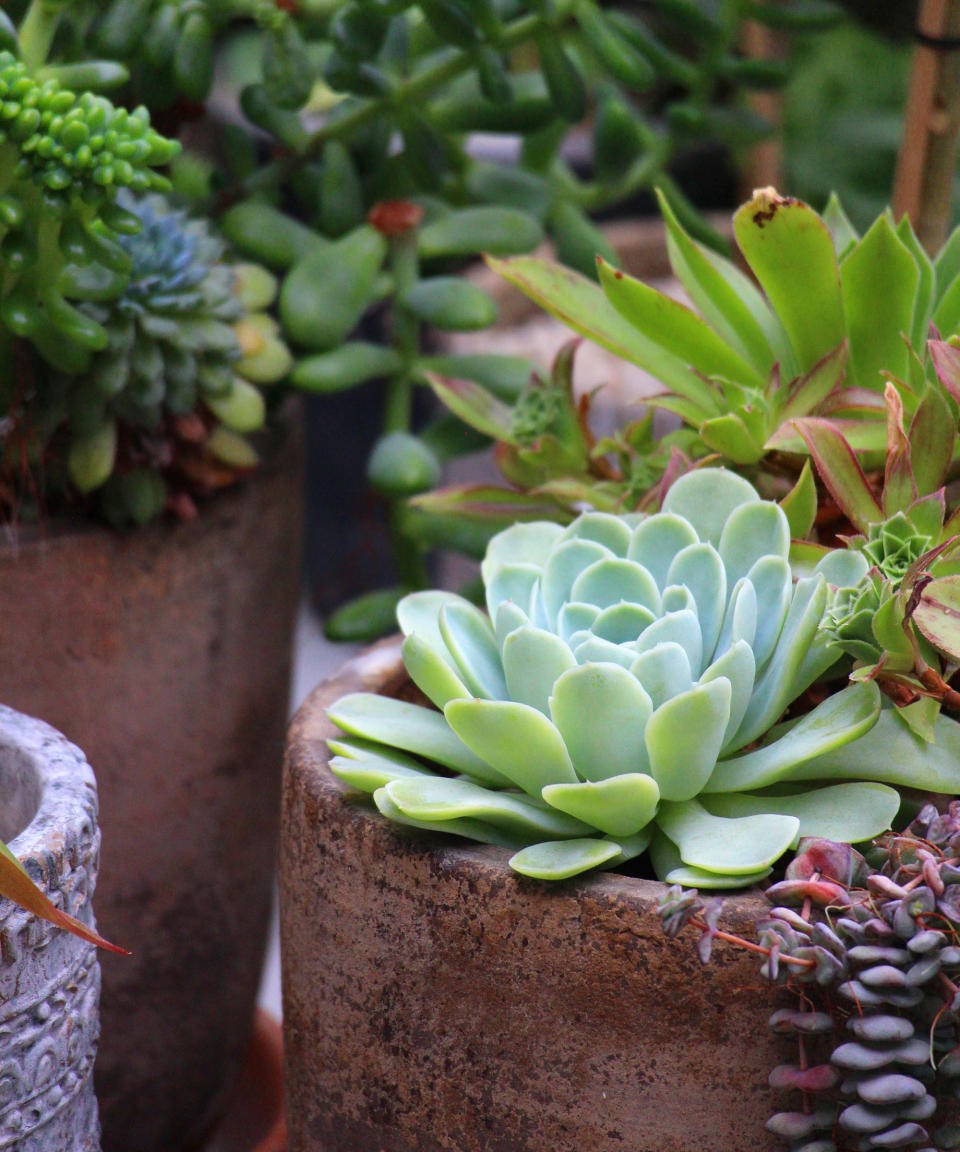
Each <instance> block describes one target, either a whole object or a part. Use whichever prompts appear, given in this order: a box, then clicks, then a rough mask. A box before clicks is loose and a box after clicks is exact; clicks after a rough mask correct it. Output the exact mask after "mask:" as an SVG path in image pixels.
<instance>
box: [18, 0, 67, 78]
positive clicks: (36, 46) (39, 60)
mask: <svg viewBox="0 0 960 1152" xmlns="http://www.w3.org/2000/svg"><path fill="white" fill-rule="evenodd" d="M62 13H63V3H62V2H61V0H30V7H29V8H28V9H27V14H26V16H24V18H23V23H22V24H21V26H20V36H19V40H20V52H21V54H22V56H23V60H24V63H25V64H26V65H27V66H28V67H29V68H31V69H34V70H36V69H37V68H40V67H41V66H42V65H43V64H45V63H46V59H47V54H48V53H49V51H50V45H51V44H52V43H53V37H54V35H55V34H56V31H57V25H58V24H59V23H60V16H61V15H62Z"/></svg>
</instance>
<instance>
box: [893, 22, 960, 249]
mask: <svg viewBox="0 0 960 1152" xmlns="http://www.w3.org/2000/svg"><path fill="white" fill-rule="evenodd" d="M917 35H918V43H917V46H916V48H915V49H914V53H913V65H912V68H911V72H910V90H909V93H908V96H907V110H906V117H905V122H904V136H903V143H902V144H901V147H900V155H899V157H898V160H897V173H896V177H895V179H894V187H893V212H894V216H895V217H896V218H897V219H898V220H899V219H900V217H901V216H903V215H904V214H906V215H907V216H909V217H910V221H911V223H912V224H913V227H914V229H915V230H916V233H917V236H918V237H919V240H920V243H921V244H922V245H923V246H924V248H926V250H927V251H928V252H929V253H931V255H932V254H934V253H935V252H937V251H939V249H940V248H941V247H942V245H943V242H944V240H946V238H947V232H948V229H949V224H950V203H951V198H952V193H953V181H954V174H955V172H956V157H957V138H958V131H960V47H958V45H960V0H922V2H921V5H920V13H919V17H918V21H917Z"/></svg>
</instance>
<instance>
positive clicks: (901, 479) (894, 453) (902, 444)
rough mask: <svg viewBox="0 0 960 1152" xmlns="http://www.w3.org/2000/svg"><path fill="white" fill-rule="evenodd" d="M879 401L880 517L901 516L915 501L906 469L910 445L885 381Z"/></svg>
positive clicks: (910, 472)
mask: <svg viewBox="0 0 960 1152" xmlns="http://www.w3.org/2000/svg"><path fill="white" fill-rule="evenodd" d="M883 398H884V401H885V402H886V405H887V459H886V463H885V465H884V473H883V514H884V516H894V515H895V514H896V513H897V512H903V511H905V510H906V509H907V508H909V507H910V505H911V504H912V503H913V502H914V500H916V498H917V484H916V481H915V480H914V478H913V469H912V467H911V466H910V441H909V439H908V438H907V433H906V431H905V430H904V427H903V401H902V400H901V399H900V393H899V392H898V391H897V390H896V388H895V387H894V386H893V385H892V384H891V383H890V382H889V381H887V385H886V387H885V388H884V392H883Z"/></svg>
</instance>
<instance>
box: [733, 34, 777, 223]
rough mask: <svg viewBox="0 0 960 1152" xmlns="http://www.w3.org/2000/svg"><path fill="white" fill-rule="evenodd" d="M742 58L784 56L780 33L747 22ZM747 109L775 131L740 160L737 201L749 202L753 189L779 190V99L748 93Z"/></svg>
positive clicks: (775, 95)
mask: <svg viewBox="0 0 960 1152" xmlns="http://www.w3.org/2000/svg"><path fill="white" fill-rule="evenodd" d="M742 46H743V54H744V55H745V56H746V57H747V58H748V59H751V60H779V59H782V58H783V56H784V53H785V47H786V45H785V41H784V36H783V34H782V33H781V32H778V31H777V30H776V29H774V28H769V27H767V25H766V24H761V23H759V22H758V21H755V20H749V21H747V23H746V25H745V27H744V30H743V44H742ZM749 104H750V107H751V109H752V110H753V111H754V112H756V113H757V114H758V115H760V116H762V117H763V118H764V119H765V120H767V121H769V122H770V123H771V124H773V125H774V126H775V128H776V131H775V132H774V134H773V135H772V136H769V137H768V138H767V139H766V140H761V141H760V143H759V144H756V145H754V147H753V148H751V149H750V151H749V152H748V153H747V155H746V156H745V157H744V158H743V162H742V164H741V167H740V193H741V197H742V198H743V199H745V200H749V199H750V197H751V196H752V195H753V190H754V188H769V187H771V186H772V187H774V188H780V189H782V188H783V148H782V143H781V138H780V137H781V120H782V114H783V96H782V95H781V94H780V93H779V92H751V93H750V99H749Z"/></svg>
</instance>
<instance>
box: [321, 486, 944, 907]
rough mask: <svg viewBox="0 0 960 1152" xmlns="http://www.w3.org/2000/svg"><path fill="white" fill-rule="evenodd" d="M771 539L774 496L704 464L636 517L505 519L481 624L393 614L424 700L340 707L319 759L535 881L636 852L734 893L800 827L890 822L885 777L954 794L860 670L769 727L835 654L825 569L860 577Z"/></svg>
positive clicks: (447, 604) (425, 603) (662, 870)
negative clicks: (497, 848) (803, 566)
mask: <svg viewBox="0 0 960 1152" xmlns="http://www.w3.org/2000/svg"><path fill="white" fill-rule="evenodd" d="M789 550H790V532H789V527H788V524H787V519H786V516H785V515H784V513H783V511H782V509H781V508H780V507H779V506H778V505H777V504H774V503H771V502H769V501H765V500H761V499H760V497H759V496H758V494H757V492H756V491H755V490H754V489H753V488H752V487H751V485H750V484H749V483H747V481H745V480H743V479H741V478H740V477H738V476H736V475H734V474H733V473H731V472H727V471H724V470H722V469H701V470H698V471H695V472H692V473H689V474H688V475H686V476H683V477H682V478H680V479H679V480H677V481H676V483H675V484H674V485H673V486H672V487H671V489H670V491H669V493H668V494H667V497H666V500H665V502H664V508H663V511H662V512H659V513H657V514H655V515H651V516H640V515H634V516H629V515H628V516H615V515H610V514H606V513H587V514H585V515H582V516H581V517H580V518H579V519H578V520H576V521H574V523H572V524H571V525H569V526H568V527H566V528H564V527H561V526H560V525H557V524H552V523H532V524H517V525H515V526H513V527H512V528H508V529H507V530H506V531H504V532H501V533H500V534H499V535H498V536H496V537H495V538H494V539H493V540H492V541H491V543H490V545H489V548H488V550H487V554H486V558H485V560H484V562H483V569H482V571H483V578H484V584H485V588H486V600H487V609H488V613H489V615H487V614H485V613H483V612H482V611H480V610H479V609H478V608H476V607H474V606H473V605H472V604H470V603H469V602H468V601H466V600H464V599H463V598H461V597H459V596H457V595H454V594H452V593H448V592H417V593H413V594H412V595H409V596H407V597H406V598H405V599H404V600H403V601H402V602H401V603H400V605H399V608H398V613H397V614H398V618H399V622H400V627H401V629H402V630H403V632H404V635H405V640H404V643H403V659H404V663H405V665H406V668H407V670H408V672H409V674H410V676H411V678H412V679H413V681H414V682H415V683H416V684H417V685H418V687H419V688H420V689H421V690H422V691H423V693H424V694H425V695H426V696H427V697H428V698H429V699H430V700H431V701H432V702H433V704H434V705H435V706H436V708H437V709H439V711H435V710H433V709H431V708H427V707H421V706H419V705H415V704H411V703H407V702H404V701H400V700H394V699H389V698H386V697H381V696H376V695H371V694H367V693H362V694H354V695H350V696H346V697H344V698H343V699H341V700H340V701H338V702H337V704H336V705H334V707H332V708H331V709H330V715H331V717H332V718H333V720H334V721H335V722H336V723H337V724H338V725H339V727H340V728H341V729H342V730H343V731H344V732H345V733H346V734H347V735H345V736H344V737H342V738H338V739H335V740H331V741H330V746H331V750H332V751H333V752H334V757H333V759H332V762H331V767H332V769H333V771H334V772H335V773H336V775H337V776H338V777H340V779H342V780H344V781H345V782H347V783H348V784H350V785H352V786H354V787H356V788H359V789H361V790H363V791H366V792H370V793H372V794H373V799H374V802H375V803H376V805H377V807H378V808H379V809H380V811H381V812H382V813H383V814H384V815H385V816H387V817H389V818H390V819H392V820H395V821H397V822H398V823H401V824H407V825H412V826H414V827H417V828H426V829H431V830H435V831H443V832H451V833H456V834H459V835H462V836H467V837H469V838H471V839H473V840H479V841H484V842H488V843H492V844H498V845H502V846H506V847H509V848H511V849H513V850H514V851H515V854H514V855H513V856H512V858H511V860H510V864H511V867H513V868H514V869H515V870H516V871H517V872H521V873H523V874H524V875H527V876H533V877H537V878H540V879H564V878H566V877H570V876H574V875H577V874H578V873H581V872H585V871H587V870H588V869H591V868H597V867H604V868H610V867H616V866H617V865H619V864H621V863H623V862H624V861H626V860H628V859H630V858H631V857H634V856H637V855H639V854H640V853H642V852H644V851H646V850H647V849H648V848H649V850H650V854H651V858H652V861H653V865H654V868H655V869H656V872H657V874H658V876H660V878H661V879H663V880H666V881H668V882H670V883H683V884H693V885H696V886H698V887H741V886H745V885H749V884H753V883H755V882H756V881H758V880H760V879H762V878H763V877H764V876H766V875H767V874H768V873H769V871H770V869H771V865H772V864H773V863H774V862H775V861H776V860H777V859H778V858H779V857H780V856H781V855H782V854H783V853H784V852H786V851H787V850H788V849H790V848H791V847H792V846H794V845H795V844H796V843H797V841H798V840H799V839H800V837H803V836H824V837H827V838H829V839H833V840H840V841H850V842H858V841H863V840H867V839H869V838H871V837H872V836H875V835H877V834H879V833H880V832H882V831H883V830H885V829H886V828H888V827H889V826H890V823H891V821H892V820H893V818H894V816H895V815H896V812H897V809H898V806H899V799H900V798H899V794H898V793H897V791H896V790H895V789H894V788H892V787H889V786H888V785H890V784H904V785H908V784H909V785H914V786H919V787H923V788H936V789H937V790H940V791H953V792H956V791H958V790H960V757H958V753H960V740H958V735H957V733H958V726H957V724H956V723H955V722H954V721H951V720H945V719H944V720H942V721H941V722H940V726H939V727H938V729H937V739H936V741H935V742H934V743H933V744H924V743H923V742H922V741H920V740H919V739H918V738H917V737H915V736H914V735H913V734H912V733H910V732H909V730H908V729H907V726H906V725H905V724H904V723H903V722H902V721H901V720H900V719H899V718H898V717H897V715H896V713H895V711H893V710H890V711H888V710H887V709H882V708H881V697H880V693H879V691H878V689H877V687H876V686H875V685H874V684H872V683H858V684H851V685H850V686H848V687H846V688H844V689H843V690H842V691H840V692H837V693H836V694H835V695H832V696H829V697H828V698H827V699H826V700H824V701H823V703H821V704H820V705H819V706H817V707H816V708H814V709H813V710H812V711H808V712H806V713H805V714H804V715H801V716H800V717H799V718H798V719H791V720H788V721H787V722H785V723H779V722H780V721H781V720H782V718H783V716H784V714H785V713H786V711H787V709H788V707H789V705H790V704H791V703H792V702H793V701H795V700H796V699H797V697H798V696H800V695H801V694H802V693H803V692H804V691H805V690H806V689H807V688H808V687H809V686H810V685H811V684H812V683H813V682H814V681H815V680H816V679H817V678H818V677H820V676H822V675H823V674H824V673H825V672H826V671H827V670H828V669H830V668H831V666H832V665H834V664H835V663H836V661H837V657H838V650H837V649H836V648H835V647H833V645H832V643H831V640H830V638H829V636H828V635H826V634H825V633H823V632H821V630H820V624H821V620H822V618H823V616H824V612H825V609H826V607H827V601H828V595H829V594H830V586H829V585H828V580H827V576H831V577H832V578H833V579H834V580H836V581H837V582H838V583H846V582H853V580H855V579H856V578H858V577H859V576H860V575H862V571H861V568H863V569H865V567H866V565H865V563H864V562H863V560H862V559H861V558H860V557H859V556H854V554H851V553H844V552H839V553H833V554H830V555H829V556H828V559H827V561H826V562H825V563H824V564H823V565H822V568H823V571H819V572H816V573H815V574H814V575H813V576H810V577H807V578H804V579H800V580H798V581H796V582H795V581H794V579H793V575H792V572H791V568H790V563H789ZM858 565H859V567H858ZM824 572H826V574H827V575H824ZM851 779H852V780H858V781H862V782H857V783H851V782H846V781H850V780H851ZM824 781H828V782H829V783H826V784H824V783H823V782H824ZM837 781H841V782H839V783H838V782H837ZM881 781H882V782H881Z"/></svg>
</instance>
